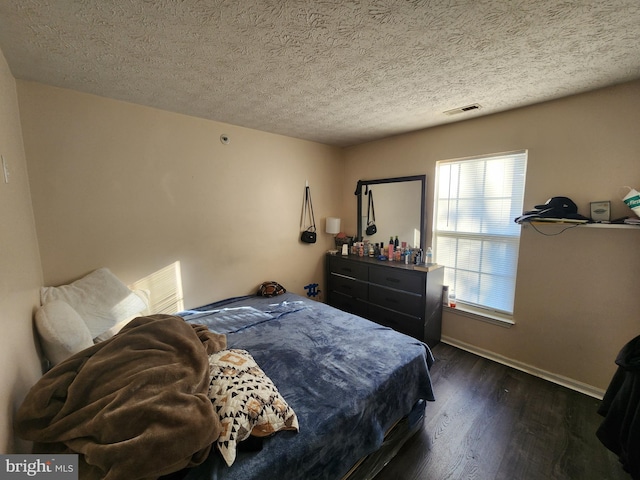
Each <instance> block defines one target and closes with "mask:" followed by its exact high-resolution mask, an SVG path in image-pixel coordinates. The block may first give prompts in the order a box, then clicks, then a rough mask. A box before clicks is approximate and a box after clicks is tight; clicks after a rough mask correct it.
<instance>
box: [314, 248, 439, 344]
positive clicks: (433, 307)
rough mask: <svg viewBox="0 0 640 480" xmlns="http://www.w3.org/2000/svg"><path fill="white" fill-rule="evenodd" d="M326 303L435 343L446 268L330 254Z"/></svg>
mask: <svg viewBox="0 0 640 480" xmlns="http://www.w3.org/2000/svg"><path fill="white" fill-rule="evenodd" d="M326 260H327V277H326V278H327V289H326V295H327V303H328V304H329V305H332V306H334V307H336V308H339V309H340V310H344V311H346V312H350V313H354V314H356V315H359V316H361V317H364V318H368V319H369V320H372V321H374V322H376V323H379V324H381V325H385V326H387V327H391V328H393V329H394V330H397V331H399V332H402V333H405V334H407V335H411V336H412V337H415V338H417V339H420V340H422V341H424V342H425V343H427V344H428V345H429V346H430V347H433V346H434V345H436V344H437V343H438V342H440V334H441V330H442V282H443V279H444V267H441V266H436V267H432V268H431V269H430V271H426V270H418V269H417V268H415V267H414V266H413V265H405V264H403V263H400V262H389V261H381V260H378V259H374V258H370V257H358V256H353V255H350V256H341V255H330V254H329V255H327V259H326Z"/></svg>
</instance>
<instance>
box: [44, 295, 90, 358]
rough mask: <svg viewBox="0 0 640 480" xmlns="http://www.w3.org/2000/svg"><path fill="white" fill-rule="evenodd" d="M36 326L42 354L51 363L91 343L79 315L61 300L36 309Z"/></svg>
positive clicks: (88, 333)
mask: <svg viewBox="0 0 640 480" xmlns="http://www.w3.org/2000/svg"><path fill="white" fill-rule="evenodd" d="M36 328H37V329H38V335H39V336H40V339H41V341H42V348H43V350H44V354H45V356H46V357H47V358H48V359H49V361H50V362H51V363H52V364H53V365H56V364H58V363H60V362H61V361H63V360H64V359H66V358H68V357H70V356H71V355H73V354H75V353H78V352H79V351H80V350H84V349H85V348H87V347H90V346H92V345H93V339H92V337H91V333H90V332H89V329H88V328H87V326H86V325H85V323H84V321H83V320H82V318H81V317H80V315H78V313H77V312H76V311H75V310H74V309H73V308H71V306H70V305H69V304H68V303H66V302H63V301H62V300H52V301H50V302H48V303H47V304H46V305H44V306H42V307H40V308H39V309H38V310H37V311H36Z"/></svg>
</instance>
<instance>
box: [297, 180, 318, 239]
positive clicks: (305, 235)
mask: <svg viewBox="0 0 640 480" xmlns="http://www.w3.org/2000/svg"><path fill="white" fill-rule="evenodd" d="M307 211H308V212H309V222H310V223H311V226H310V227H308V228H307V229H306V230H304V231H303V232H302V234H301V235H300V240H301V241H302V242H304V243H316V240H317V238H316V237H317V235H316V219H315V217H314V215H313V205H312V204H311V190H310V189H309V185H307V186H306V188H305V193H304V208H303V211H302V222H303V223H305V221H306V219H307Z"/></svg>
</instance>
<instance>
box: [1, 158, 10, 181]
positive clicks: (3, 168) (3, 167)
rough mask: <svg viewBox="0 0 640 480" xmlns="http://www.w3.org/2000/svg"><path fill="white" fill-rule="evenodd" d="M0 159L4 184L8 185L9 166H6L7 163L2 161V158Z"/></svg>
mask: <svg viewBox="0 0 640 480" xmlns="http://www.w3.org/2000/svg"><path fill="white" fill-rule="evenodd" d="M0 158H2V173H4V183H9V165H7V161H6V160H5V159H4V156H2V155H0Z"/></svg>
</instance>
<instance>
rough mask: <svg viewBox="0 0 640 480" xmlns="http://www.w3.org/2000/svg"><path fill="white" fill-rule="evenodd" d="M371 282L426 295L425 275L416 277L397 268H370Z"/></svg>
mask: <svg viewBox="0 0 640 480" xmlns="http://www.w3.org/2000/svg"><path fill="white" fill-rule="evenodd" d="M369 282H371V283H375V284H377V285H382V286H383V287H390V288H395V289H397V290H404V291H405V292H412V293H417V294H419V295H424V294H425V291H424V290H425V286H424V275H420V274H418V275H416V274H415V273H413V272H406V271H403V270H400V269H396V268H388V267H376V266H371V267H369Z"/></svg>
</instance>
